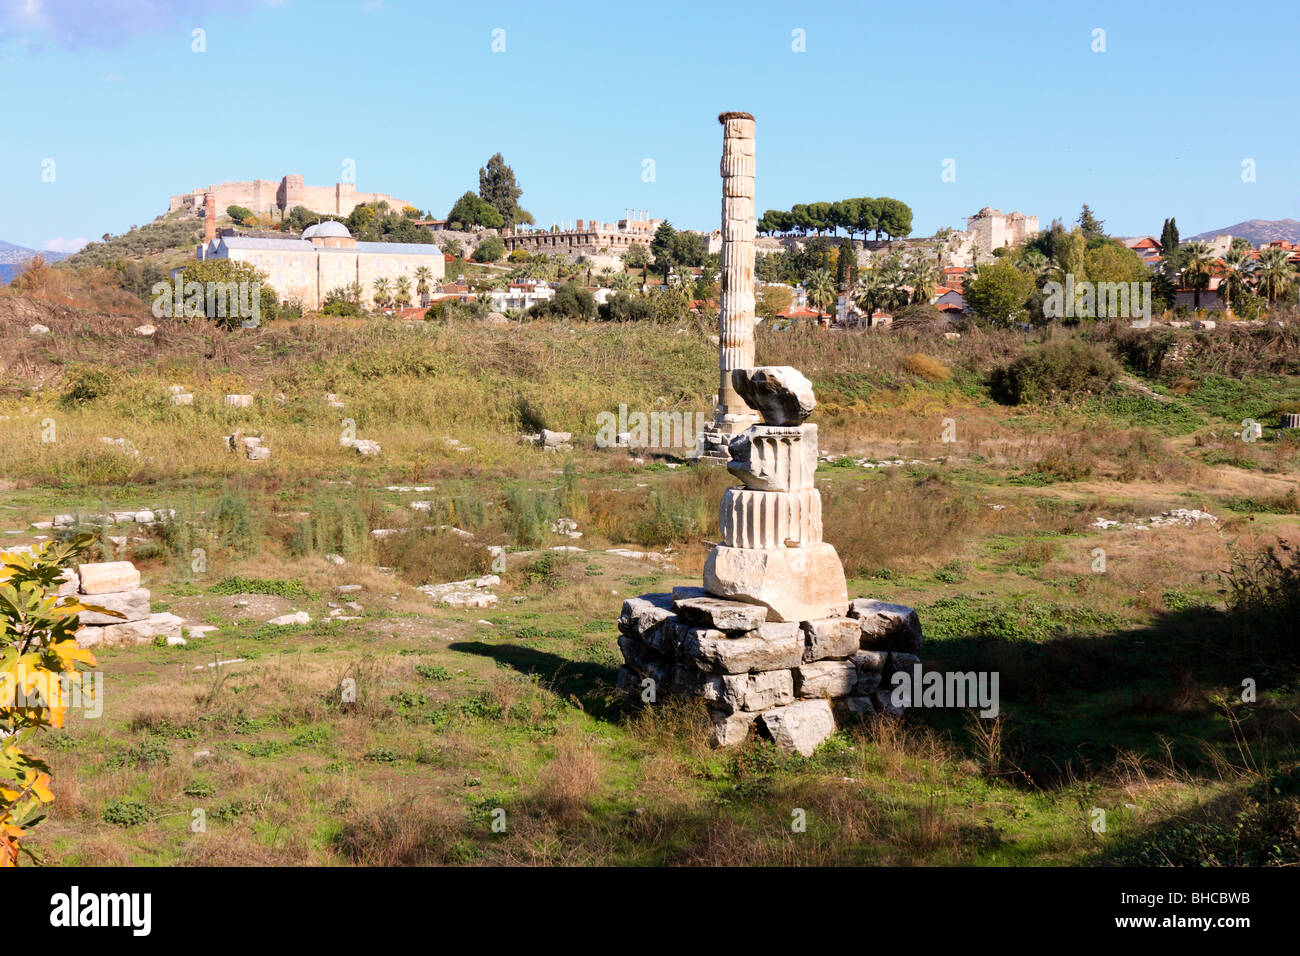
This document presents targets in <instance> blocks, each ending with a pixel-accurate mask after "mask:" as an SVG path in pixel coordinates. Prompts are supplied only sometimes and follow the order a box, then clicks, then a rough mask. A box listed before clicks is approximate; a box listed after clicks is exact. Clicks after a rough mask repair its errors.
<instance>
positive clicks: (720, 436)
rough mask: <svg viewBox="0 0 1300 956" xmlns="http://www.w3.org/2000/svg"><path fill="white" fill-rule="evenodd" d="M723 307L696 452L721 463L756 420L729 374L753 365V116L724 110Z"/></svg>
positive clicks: (754, 229) (722, 118) (726, 459)
mask: <svg viewBox="0 0 1300 956" xmlns="http://www.w3.org/2000/svg"><path fill="white" fill-rule="evenodd" d="M718 122H719V123H721V124H722V128H723V134H722V166H721V171H722V308H721V310H720V311H719V313H718V372H719V374H718V404H717V406H716V407H715V408H714V409H713V421H712V422H711V423H710V424H709V425H706V426H705V428H704V435H703V447H702V448H701V450H700V457H701V458H702V459H704V460H706V461H715V462H725V461H728V460H729V459H730V458H731V453H730V450H729V449H728V442H730V441H731V439H732V438H733V437H735V436H736V435H739V434H740V433H741V432H743V431H744V430H745V429H746V428H748V427H749V426H750V425H752V424H754V423H755V422H757V421H758V416H757V415H756V414H755V413H754V410H753V409H751V408H750V407H749V405H747V404H746V403H745V401H744V400H743V399H742V398H741V397H740V395H738V394H737V393H736V389H735V386H734V385H733V384H732V378H731V373H732V371H733V370H735V369H738V368H753V367H754V237H755V236H756V235H757V227H756V226H755V223H754V117H753V116H751V115H750V114H748V113H723V114H722V115H721V116H719V117H718Z"/></svg>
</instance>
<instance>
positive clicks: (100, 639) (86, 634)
mask: <svg viewBox="0 0 1300 956" xmlns="http://www.w3.org/2000/svg"><path fill="white" fill-rule="evenodd" d="M102 643H104V629H103V628H102V627H79V628H77V646H78V647H98V646H99V645H100V644H102Z"/></svg>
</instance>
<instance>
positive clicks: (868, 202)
mask: <svg viewBox="0 0 1300 956" xmlns="http://www.w3.org/2000/svg"><path fill="white" fill-rule="evenodd" d="M857 229H858V231H859V232H860V233H862V238H863V239H866V238H867V233H869V232H874V233H875V234H876V238H877V239H879V238H880V201H879V200H878V199H871V198H868V197H865V196H864V197H863V198H861V199H859V200H858V224H857Z"/></svg>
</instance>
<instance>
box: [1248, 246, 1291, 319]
mask: <svg viewBox="0 0 1300 956" xmlns="http://www.w3.org/2000/svg"><path fill="white" fill-rule="evenodd" d="M1256 276H1257V277H1258V278H1257V284H1258V288H1259V289H1261V290H1263V292H1264V295H1265V297H1266V298H1267V299H1268V304H1269V306H1270V307H1271V306H1272V305H1273V303H1274V302H1276V301H1277V298H1278V296H1283V295H1286V293H1287V290H1288V289H1290V288H1291V283H1292V282H1294V281H1295V277H1296V274H1295V270H1294V269H1293V268H1292V267H1291V263H1290V262H1289V261H1288V259H1287V254H1286V251H1285V250H1284V249H1278V248H1277V247H1276V246H1272V247H1269V248H1267V249H1264V250H1262V251H1261V252H1260V254H1259V269H1258V271H1257V272H1256Z"/></svg>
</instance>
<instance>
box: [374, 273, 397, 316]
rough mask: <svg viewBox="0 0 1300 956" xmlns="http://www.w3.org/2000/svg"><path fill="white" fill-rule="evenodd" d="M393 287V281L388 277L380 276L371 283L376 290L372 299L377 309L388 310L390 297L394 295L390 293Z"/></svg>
mask: <svg viewBox="0 0 1300 956" xmlns="http://www.w3.org/2000/svg"><path fill="white" fill-rule="evenodd" d="M392 287H393V283H392V281H391V280H389V279H388V278H387V277H386V276H380V277H379V278H378V279H376V280H375V281H374V282H372V283H371V288H372V289H373V290H374V296H373V297H372V298H373V299H374V303H375V305H376V306H377V307H379V308H381V309H386V308H388V305H389V296H390V295H392V292H391V291H390V290H391V289H392Z"/></svg>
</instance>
